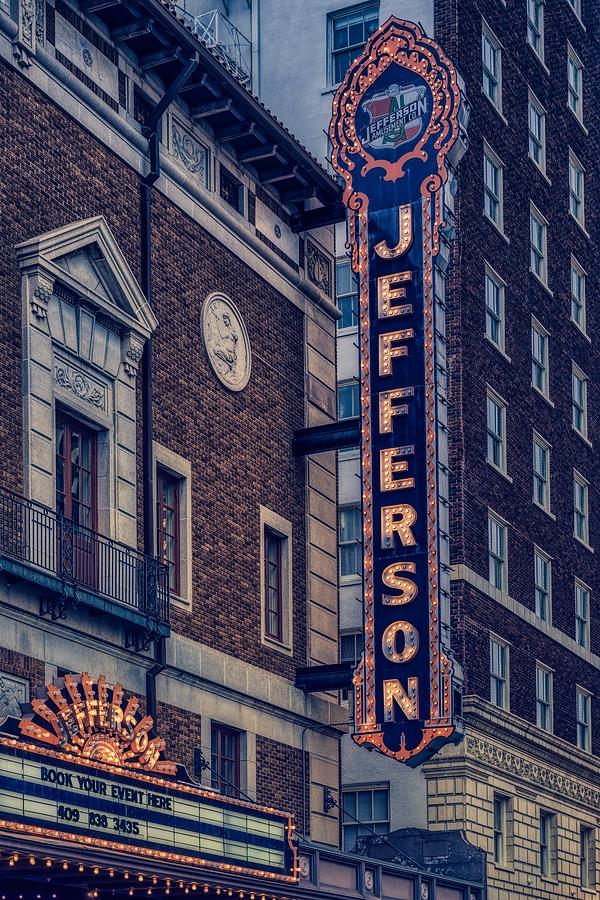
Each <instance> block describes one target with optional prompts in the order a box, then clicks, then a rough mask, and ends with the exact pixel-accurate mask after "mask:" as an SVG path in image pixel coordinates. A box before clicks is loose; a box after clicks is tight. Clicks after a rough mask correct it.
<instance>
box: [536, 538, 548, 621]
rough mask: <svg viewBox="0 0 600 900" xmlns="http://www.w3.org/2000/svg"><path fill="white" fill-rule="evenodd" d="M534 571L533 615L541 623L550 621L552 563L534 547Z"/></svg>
mask: <svg viewBox="0 0 600 900" xmlns="http://www.w3.org/2000/svg"><path fill="white" fill-rule="evenodd" d="M533 560H534V569H535V614H536V616H538V617H539V618H540V619H541V620H542V622H551V621H552V563H551V561H550V557H548V556H546V554H545V553H543V552H542V551H541V550H538V548H537V547H536V548H535V549H534V551H533Z"/></svg>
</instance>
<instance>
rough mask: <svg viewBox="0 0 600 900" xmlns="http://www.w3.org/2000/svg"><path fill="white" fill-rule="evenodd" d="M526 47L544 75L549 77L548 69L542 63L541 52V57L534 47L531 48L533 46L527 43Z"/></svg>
mask: <svg viewBox="0 0 600 900" xmlns="http://www.w3.org/2000/svg"><path fill="white" fill-rule="evenodd" d="M527 46H528V47H529V49H530V50H531V52H532V53H533V55H534V57H535V58H536V59H537V61H538V62H539V64H540V66H541V67H542V69H543V70H544V72H545V73H546V75H550V69H549V68H548V66H547V65H546V63H545V62H544V56H543V52H542V55H541V56H540V54H539V53H538V52H537V50H536V49H535V47H533V46H532V45H531V44H530V43H529V41H527Z"/></svg>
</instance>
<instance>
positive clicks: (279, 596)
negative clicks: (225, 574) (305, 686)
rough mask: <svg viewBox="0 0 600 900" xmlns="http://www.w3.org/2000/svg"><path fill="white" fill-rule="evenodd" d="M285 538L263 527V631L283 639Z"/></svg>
mask: <svg viewBox="0 0 600 900" xmlns="http://www.w3.org/2000/svg"><path fill="white" fill-rule="evenodd" d="M284 541H285V538H283V537H282V536H281V535H279V534H276V533H275V532H274V531H271V529H270V528H265V551H264V553H265V631H266V633H267V636H268V637H272V638H275V640H277V641H282V640H283V549H284V547H283V544H284Z"/></svg>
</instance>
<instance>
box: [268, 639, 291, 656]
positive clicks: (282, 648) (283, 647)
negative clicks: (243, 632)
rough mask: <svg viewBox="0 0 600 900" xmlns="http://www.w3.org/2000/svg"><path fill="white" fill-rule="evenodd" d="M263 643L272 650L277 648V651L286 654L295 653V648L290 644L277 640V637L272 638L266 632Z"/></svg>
mask: <svg viewBox="0 0 600 900" xmlns="http://www.w3.org/2000/svg"><path fill="white" fill-rule="evenodd" d="M261 644H262V645H263V647H268V648H269V649H270V650H276V651H277V653H283V654H284V655H285V656H292V654H293V648H292V647H290V646H289V645H288V644H284V643H282V642H280V641H277V640H275V638H270V637H268V636H267V635H266V634H263V636H262V638H261Z"/></svg>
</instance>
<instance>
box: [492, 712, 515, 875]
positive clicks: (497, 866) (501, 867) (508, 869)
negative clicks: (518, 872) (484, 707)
mask: <svg viewBox="0 0 600 900" xmlns="http://www.w3.org/2000/svg"><path fill="white" fill-rule="evenodd" d="M497 709H502V707H501V706H498V707H497ZM494 868H495V869H499V870H500V871H501V872H514V871H515V867H514V866H509V865H508V863H497V862H495V863H494Z"/></svg>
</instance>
